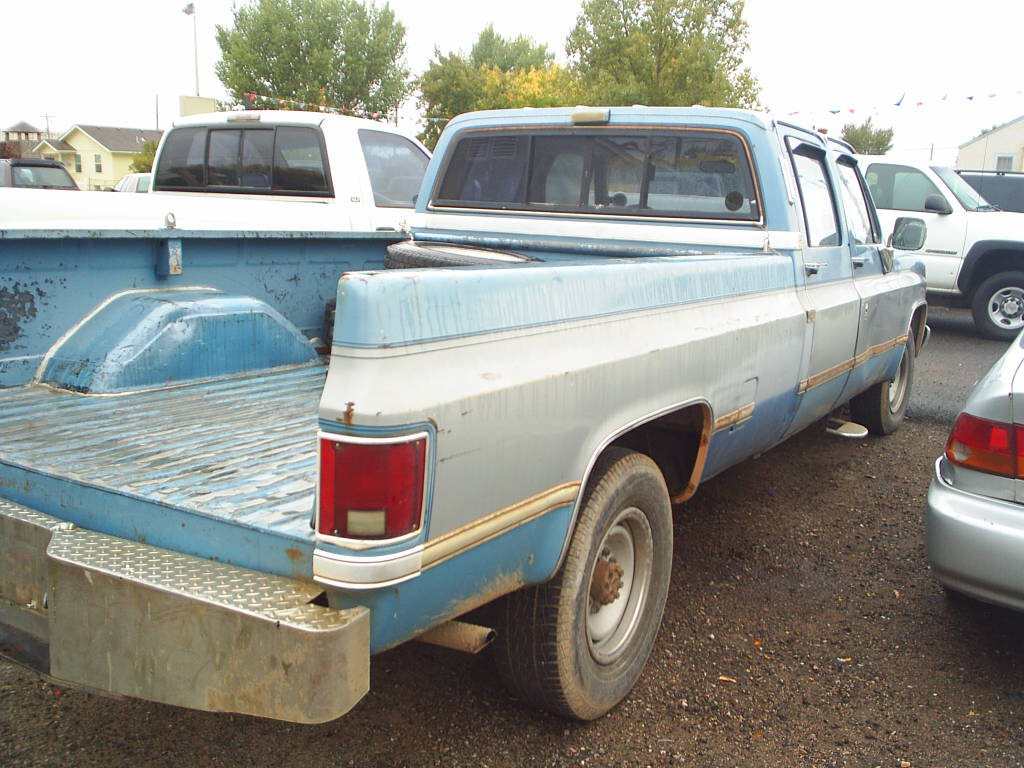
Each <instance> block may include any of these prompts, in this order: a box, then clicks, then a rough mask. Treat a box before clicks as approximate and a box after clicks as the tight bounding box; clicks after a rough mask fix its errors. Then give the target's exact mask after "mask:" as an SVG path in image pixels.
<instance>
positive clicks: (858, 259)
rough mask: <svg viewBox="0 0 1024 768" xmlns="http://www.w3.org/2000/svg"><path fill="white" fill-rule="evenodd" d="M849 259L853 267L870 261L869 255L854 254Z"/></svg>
mask: <svg viewBox="0 0 1024 768" xmlns="http://www.w3.org/2000/svg"><path fill="white" fill-rule="evenodd" d="M850 261H852V262H853V268H854V269H857V268H858V267H863V266H864V265H865V264H867V263H869V262H870V261H871V257H870V256H854V257H853V258H852V259H850Z"/></svg>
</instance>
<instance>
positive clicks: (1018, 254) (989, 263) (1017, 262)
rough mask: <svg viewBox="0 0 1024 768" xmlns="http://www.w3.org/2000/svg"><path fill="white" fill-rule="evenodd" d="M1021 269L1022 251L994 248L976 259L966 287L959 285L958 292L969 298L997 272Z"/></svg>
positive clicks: (1023, 258) (1022, 261)
mask: <svg viewBox="0 0 1024 768" xmlns="http://www.w3.org/2000/svg"><path fill="white" fill-rule="evenodd" d="M1022 269H1024V250H1019V249H1017V250H1015V249H1013V248H995V249H993V250H990V251H986V252H985V253H984V254H982V255H981V256H979V257H978V259H977V261H976V262H975V263H974V265H973V267H972V268H971V269H970V272H969V274H967V276H966V277H967V280H966V285H961V286H960V290H961V291H962V292H963V294H964V295H965V296H970V295H971V294H972V293H974V289H975V288H977V287H978V286H979V285H981V283H983V282H984V281H985V280H987V279H988V278H990V277H992V275H995V274H998V273H999V272H1014V271H1020V270H1022Z"/></svg>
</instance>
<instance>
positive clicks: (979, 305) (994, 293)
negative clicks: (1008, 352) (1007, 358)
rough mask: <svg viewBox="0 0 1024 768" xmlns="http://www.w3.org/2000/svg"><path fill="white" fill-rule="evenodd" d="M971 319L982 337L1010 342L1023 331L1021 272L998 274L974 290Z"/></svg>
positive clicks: (1022, 276) (1023, 298) (1023, 291)
mask: <svg viewBox="0 0 1024 768" xmlns="http://www.w3.org/2000/svg"><path fill="white" fill-rule="evenodd" d="M971 316H972V317H973V318H974V325H975V327H976V328H977V329H978V331H979V333H981V335H982V336H987V337H988V338H990V339H997V340H999V341H1011V340H1012V339H1013V338H1014V337H1015V336H1016V335H1017V333H1018V332H1019V331H1020V329H1021V328H1024V272H999V273H998V274H995V275H992V277H990V278H988V279H987V280H985V281H984V282H982V284H981V285H979V286H978V287H977V288H976V289H975V291H974V297H973V298H972V299H971Z"/></svg>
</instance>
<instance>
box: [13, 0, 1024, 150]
mask: <svg viewBox="0 0 1024 768" xmlns="http://www.w3.org/2000/svg"><path fill="white" fill-rule="evenodd" d="M186 2H187V0H91V2H81V1H80V0H74V1H73V0H48V2H46V3H45V4H43V5H35V4H32V3H24V2H17V3H15V2H12V0H4V2H3V14H2V18H3V27H4V28H5V30H6V31H7V34H5V35H4V44H3V46H0V50H2V54H0V71H2V72H4V73H5V74H4V77H3V88H2V91H0V93H2V96H0V128H7V127H9V126H11V125H12V124H14V123H16V122H19V121H22V120H24V121H27V122H29V123H32V124H34V125H36V126H38V127H39V128H43V129H45V128H46V126H47V124H49V127H50V128H51V129H53V130H62V129H65V128H68V127H70V126H71V125H73V124H75V123H90V124H100V125H116V126H127V127H136V128H153V127H155V126H157V121H158V120H159V125H158V127H160V128H166V127H167V126H168V125H169V124H170V122H171V121H172V120H173V119H174V118H175V117H176V116H177V114H178V111H177V110H178V96H179V95H181V94H193V93H194V92H195V68H194V49H193V20H195V22H196V30H197V33H198V35H197V38H198V62H199V91H200V93H201V94H202V95H203V96H211V97H214V98H222V97H223V96H224V90H223V88H222V87H221V85H220V82H219V81H218V80H217V78H216V76H215V75H214V73H213V65H214V63H215V62H216V60H217V58H218V57H219V49H218V48H217V44H216V41H215V39H214V27H215V25H216V24H221V25H230V24H231V21H232V7H233V6H234V5H236V4H237V2H242V0H237V2H236V0H194V4H195V8H196V15H195V17H192V16H187V15H185V14H184V13H183V12H182V8H183V7H184V6H185V5H186ZM390 5H391V7H392V8H393V9H394V10H395V13H396V15H397V16H398V18H399V19H400V20H401V21H402V22H403V23H404V24H405V26H406V30H407V43H408V46H407V50H406V61H407V63H408V65H409V67H410V68H411V69H412V71H413V72H414V73H418V72H421V71H422V70H423V69H424V68H425V67H426V65H427V63H428V62H429V60H430V58H431V56H432V54H433V51H434V47H435V46H437V47H439V48H440V49H441V50H442V51H444V52H448V51H452V50H462V51H468V50H469V49H470V48H471V47H472V45H473V42H474V41H475V40H476V37H477V35H478V33H479V32H480V30H481V29H483V28H484V27H485V26H486V25H487V24H488V23H493V24H494V26H495V29H497V31H498V32H499V33H501V34H503V35H505V36H506V37H514V36H516V35H520V34H524V35H529V36H531V37H533V38H534V39H535V40H536V41H538V42H542V43H545V44H547V45H548V47H549V48H551V49H552V50H553V51H554V52H555V53H556V55H557V56H558V57H559V59H560V60H563V61H564V59H565V52H564V42H565V37H566V35H567V34H568V32H569V30H570V29H571V28H572V26H573V24H574V22H575V20H576V16H577V15H578V12H579V8H580V2H579V0H515V2H501V3H497V2H486V1H481V0H473V1H471V2H464V1H462V0H430V1H427V0H391V2H390ZM41 14H42V15H41ZM745 16H746V19H747V21H748V23H749V25H750V35H749V41H750V53H749V55H748V57H747V60H748V63H749V64H750V66H751V67H752V68H753V70H754V73H755V75H756V76H757V78H758V81H759V83H760V86H761V101H762V103H763V105H764V106H765V107H766V108H767V109H768V110H769V111H771V112H772V113H773V114H775V115H778V116H782V117H785V118H787V119H789V120H791V121H793V122H799V123H802V124H806V125H813V126H816V127H825V128H828V129H829V130H830V132H831V133H833V134H838V133H839V132H840V131H841V129H842V126H843V124H844V123H849V122H856V123H860V122H862V121H863V120H864V118H866V117H868V116H871V117H872V118H873V121H874V123H875V124H876V125H878V126H881V127H893V128H894V129H895V131H896V134H895V150H898V151H911V152H913V153H915V154H917V155H919V156H924V157H927V156H929V155H930V154H932V155H934V157H935V158H936V160H938V161H941V162H952V161H953V160H955V157H956V147H957V145H959V144H962V143H963V142H965V141H968V140H969V139H971V138H973V137H974V136H976V135H978V133H980V131H981V130H982V129H984V128H990V127H992V126H993V125H997V124H1000V123H1003V122H1005V121H1007V120H1011V119H1013V118H1015V117H1018V116H1020V115H1024V77H1022V67H1021V65H1020V53H1021V48H1022V47H1024V46H1022V42H1024V2H1021V0H973V1H972V2H964V3H956V4H953V3H942V2H935V0H931V2H921V1H919V0H859V2H857V3H844V4H839V3H835V2H827V0H826V2H821V0H747V3H746V10H745ZM43 18H45V19H46V20H47V21H46V22H45V24H44V23H43V22H42V21H41V19H43ZM30 31H31V34H30V33H29V32H30ZM12 33H13V34H12ZM44 43H45V44H44ZM970 97H973V98H970ZM901 99H902V101H901ZM897 102H899V106H896V104H897ZM851 110H852V111H851ZM411 111H412V110H411V105H410V107H407V108H406V109H405V110H403V114H408V113H411ZM407 127H409V128H410V129H411V130H413V129H415V126H414V125H411V124H409V125H407Z"/></svg>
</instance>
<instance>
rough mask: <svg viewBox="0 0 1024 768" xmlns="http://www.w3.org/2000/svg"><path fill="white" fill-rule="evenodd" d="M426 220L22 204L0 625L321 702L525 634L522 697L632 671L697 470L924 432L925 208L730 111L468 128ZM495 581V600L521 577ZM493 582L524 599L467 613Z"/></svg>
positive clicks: (10, 352) (128, 664)
mask: <svg viewBox="0 0 1024 768" xmlns="http://www.w3.org/2000/svg"><path fill="white" fill-rule="evenodd" d="M413 221H414V224H413V226H412V237H407V236H406V235H404V234H402V233H395V232H390V233H387V232H370V233H341V234H338V233H335V234H330V235H328V234H319V235H318V234H316V233H288V232H266V233H262V234H260V233H253V232H247V233H232V232H223V231H220V232H203V231H182V230H178V229H165V230H154V231H83V232H75V231H27V230H13V229H12V230H8V231H0V649H2V652H3V654H4V655H5V656H6V657H8V658H10V659H13V660H15V661H17V662H19V663H22V664H25V665H27V666H29V667H31V668H33V669H35V670H37V671H39V672H40V673H41V674H43V675H45V676H47V677H48V678H50V679H53V680H58V681H62V682H63V683H65V684H73V685H77V686H80V687H83V688H85V689H89V690H94V691H98V692H106V693H112V694H115V695H123V696H132V697H140V698H144V699H150V700H154V701H160V702H166V703H170V704H174V705H178V706H183V707H192V708H196V709H203V710H212V711H230V712H241V713H248V714H253V715H260V716H265V717H271V718H278V719H283V720H291V721H296V722H322V721H327V720H330V719H333V718H336V717H338V716H340V715H342V714H343V713H345V712H346V711H347V710H349V709H350V708H351V707H353V706H354V705H355V704H356V703H357V702H358V701H359V699H360V697H362V696H363V695H364V694H365V693H366V692H367V690H368V688H369V684H370V681H369V669H370V656H371V655H372V654H374V653H377V652H379V651H382V650H384V649H387V648H390V647H393V646H395V645H397V644H399V643H402V642H405V641H407V640H409V639H412V638H416V637H426V638H428V639H431V640H433V641H435V642H441V643H446V644H449V645H452V646H456V647H470V646H472V647H476V646H478V645H479V644H480V643H481V642H482V641H483V640H485V639H486V636H487V635H488V630H489V629H494V630H496V641H495V644H494V648H495V658H496V660H497V666H498V670H499V672H500V674H501V675H502V677H503V679H504V680H505V682H506V683H507V684H508V685H509V687H510V688H511V689H512V690H513V691H514V692H515V693H516V695H517V696H519V697H520V698H522V699H524V700H526V701H528V702H531V703H533V704H536V705H539V706H541V707H545V708H547V709H549V710H552V711H554V712H557V713H560V714H563V715H566V716H569V717H575V718H579V719H590V718H595V717H598V716H600V715H601V714H603V713H604V712H606V711H607V710H609V709H610V708H611V707H613V706H615V704H616V703H618V702H619V701H620V700H621V699H622V698H623V697H624V696H626V695H627V693H628V692H629V690H630V688H631V687H632V686H633V684H634V682H635V681H636V680H637V678H638V677H639V675H640V674H641V670H642V668H643V666H644V663H645V661H646V659H647V656H648V654H649V652H650V650H651V648H652V645H653V643H654V640H655V637H656V634H657V632H658V627H659V623H660V620H661V615H662V608H663V605H664V602H665V598H666V594H667V590H668V583H669V576H670V572H671V569H672V514H673V512H675V513H676V514H685V513H686V507H685V504H684V502H685V501H686V500H687V499H688V498H690V497H691V496H692V495H693V494H694V493H695V492H696V491H697V488H698V486H699V484H700V483H701V482H702V481H704V480H707V479H708V478H710V477H713V476H714V475H716V474H718V473H720V472H722V471H723V470H724V469H726V468H727V467H729V466H731V465H733V464H735V463H737V462H739V461H741V460H742V459H744V458H746V457H749V456H751V455H754V454H757V453H759V452H762V451H764V450H766V449H768V448H770V447H771V446H773V445H775V444H776V443H779V442H780V441H782V440H784V439H785V438H787V437H788V436H790V435H792V434H794V433H795V432H797V431H798V430H801V429H803V428H805V427H807V426H808V425H810V424H813V423H815V422H819V421H820V420H822V419H823V418H824V417H827V416H829V415H830V414H832V413H833V411H836V410H837V409H838V408H840V407H842V406H843V405H845V404H847V403H848V404H849V414H850V415H849V417H847V418H848V419H849V421H846V422H845V423H843V424H842V427H841V429H840V431H846V432H850V431H856V429H855V428H856V424H855V423H854V422H857V423H859V424H861V425H863V426H865V427H867V428H868V429H869V430H871V431H872V432H875V433H878V434H885V433H888V432H891V431H893V430H894V429H896V428H897V427H898V426H899V423H900V421H901V419H902V417H903V413H904V410H905V408H906V404H907V400H908V397H909V394H910V389H911V383H912V375H913V368H914V358H915V356H916V355H917V353H918V351H919V350H920V348H921V346H922V345H923V343H924V341H925V339H926V331H927V329H926V325H925V320H926V305H925V300H924V281H923V279H922V275H921V273H920V272H921V270H920V268H919V267H918V266H917V264H916V262H914V261H913V260H912V258H910V257H907V256H904V257H903V259H901V258H896V257H895V256H894V250H893V247H891V246H897V247H900V248H913V247H919V246H920V242H921V241H922V240H923V232H922V231H921V229H922V228H921V225H920V222H917V221H915V220H912V219H908V220H906V221H904V222H903V223H902V224H901V225H900V226H898V227H897V232H896V233H895V234H894V242H893V243H890V244H889V245H886V244H883V243H882V242H881V237H880V228H879V224H878V219H877V216H876V213H875V210H874V208H873V206H872V204H871V202H870V196H869V195H868V193H867V189H866V186H865V183H864V180H863V178H862V176H861V173H860V170H859V169H858V167H857V158H856V157H855V156H854V155H853V154H852V153H851V152H850V151H849V149H848V148H847V147H845V146H844V145H840V144H838V143H836V142H834V141H829V140H827V139H826V138H824V137H823V136H821V135H820V134H818V133H816V132H813V131H808V130H804V129H801V128H799V127H796V126H792V125H789V124H786V123H782V122H773V121H771V120H769V119H767V118H764V117H762V116H759V115H756V114H752V113H747V112H741V111H733V110H724V109H704V108H689V109H682V108H678V109H677V108H640V107H635V108H611V109H591V108H577V109H543V110H541V109H536V110H533V109H531V110H521V111H511V112H488V113H476V114H469V115H464V116H462V117H459V118H457V119H455V120H453V121H452V122H451V124H450V125H449V126H448V128H447V129H446V131H445V134H444V135H443V137H442V139H441V141H440V144H439V146H438V151H437V153H436V155H435V156H434V158H433V160H432V161H431V165H430V167H429V169H428V172H427V175H426V178H425V180H424V183H423V186H422V187H421V189H420V193H419V196H418V203H417V209H416V213H415V217H414V220H413ZM495 601H496V602H495ZM485 604H492V605H491V606H490V609H489V611H488V615H489V616H490V617H491V619H493V625H490V626H488V627H483V628H480V627H475V626H474V625H472V624H469V623H466V622H463V621H460V620H459V617H461V616H464V615H465V614H466V613H468V612H470V611H472V610H473V609H476V608H477V607H480V606H483V605H485Z"/></svg>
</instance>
